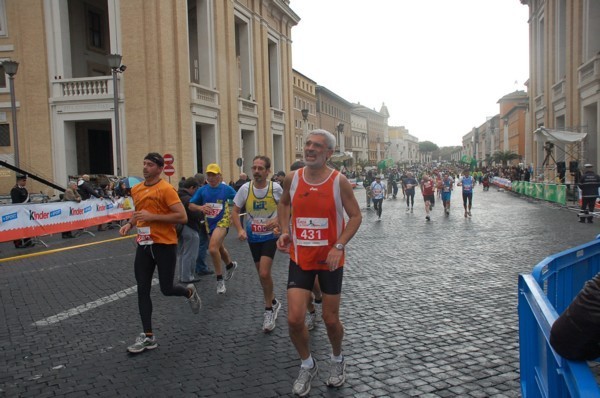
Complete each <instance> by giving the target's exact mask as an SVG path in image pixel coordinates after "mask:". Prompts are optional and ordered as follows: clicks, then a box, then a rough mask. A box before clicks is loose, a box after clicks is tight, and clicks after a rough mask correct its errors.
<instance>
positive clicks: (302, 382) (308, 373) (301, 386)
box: [292, 358, 319, 397]
mask: <svg viewBox="0 0 600 398" xmlns="http://www.w3.org/2000/svg"><path fill="white" fill-rule="evenodd" d="M313 361H314V363H315V365H314V366H313V367H312V368H310V369H307V368H303V367H300V374H299V375H298V378H297V379H296V381H294V385H293V386H292V394H295V395H298V396H299V397H305V396H307V395H308V393H309V392H310V385H311V382H312V379H313V378H314V377H315V376H316V375H317V373H318V371H319V366H318V365H317V361H315V360H314V358H313Z"/></svg>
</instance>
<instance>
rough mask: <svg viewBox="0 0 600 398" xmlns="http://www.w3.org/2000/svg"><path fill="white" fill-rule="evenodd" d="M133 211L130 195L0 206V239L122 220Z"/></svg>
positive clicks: (68, 229) (21, 237)
mask: <svg viewBox="0 0 600 398" xmlns="http://www.w3.org/2000/svg"><path fill="white" fill-rule="evenodd" d="M133 210H134V208H133V200H132V199H131V198H119V199H115V200H114V201H111V200H108V199H97V198H93V199H88V200H84V201H82V202H79V203H77V202H50V203H39V204H19V205H7V206H0V242H7V241H11V240H16V239H23V238H32V237H34V236H42V235H49V234H55V233H58V232H66V231H72V230H75V229H82V228H88V227H91V226H94V225H99V224H104V223H108V222H111V221H118V220H124V219H128V218H131V217H132V216H133Z"/></svg>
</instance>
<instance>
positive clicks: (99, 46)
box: [85, 5, 108, 54]
mask: <svg viewBox="0 0 600 398" xmlns="http://www.w3.org/2000/svg"><path fill="white" fill-rule="evenodd" d="M85 13H86V29H87V46H88V48H89V49H90V50H94V51H99V52H102V53H105V54H108V15H107V13H106V12H104V11H102V10H101V9H98V8H92V7H90V6H89V5H86V9H85Z"/></svg>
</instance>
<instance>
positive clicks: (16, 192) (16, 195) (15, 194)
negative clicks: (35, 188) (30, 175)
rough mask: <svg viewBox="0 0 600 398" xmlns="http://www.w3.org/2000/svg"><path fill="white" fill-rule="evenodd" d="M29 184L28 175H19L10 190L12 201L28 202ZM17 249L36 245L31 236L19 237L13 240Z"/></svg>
mask: <svg viewBox="0 0 600 398" xmlns="http://www.w3.org/2000/svg"><path fill="white" fill-rule="evenodd" d="M25 185H27V176H26V175H24V174H18V175H17V183H16V184H15V186H14V187H13V188H12V189H11V190H10V199H11V202H12V203H27V202H29V191H27V188H25ZM13 243H14V244H15V247H16V248H17V249H24V248H26V247H31V246H34V243H33V241H32V240H31V238H25V239H17V240H15V241H13Z"/></svg>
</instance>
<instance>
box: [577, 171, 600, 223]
mask: <svg viewBox="0 0 600 398" xmlns="http://www.w3.org/2000/svg"><path fill="white" fill-rule="evenodd" d="M583 167H584V168H585V172H584V173H583V175H582V176H581V179H580V180H579V184H578V186H579V189H581V210H580V211H579V222H581V223H584V222H585V219H586V218H587V222H588V223H590V224H591V223H593V222H594V221H593V219H594V215H593V213H594V207H595V206H596V198H598V188H599V187H600V176H598V174H596V173H595V172H594V170H593V166H592V165H591V164H589V163H588V164H586V165H584V166H583Z"/></svg>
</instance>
